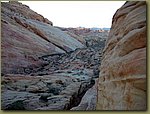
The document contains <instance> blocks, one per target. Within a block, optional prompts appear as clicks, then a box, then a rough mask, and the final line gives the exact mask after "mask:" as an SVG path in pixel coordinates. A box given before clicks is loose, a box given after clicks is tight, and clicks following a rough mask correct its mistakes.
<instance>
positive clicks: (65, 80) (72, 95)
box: [1, 73, 93, 110]
mask: <svg viewBox="0 0 150 114" xmlns="http://www.w3.org/2000/svg"><path fill="white" fill-rule="evenodd" d="M91 80H92V76H91V75H84V74H82V75H81V76H78V77H77V76H73V75H72V76H70V75H67V74H59V73H55V74H51V75H44V76H29V75H19V74H16V75H15V74H7V75H5V76H3V77H2V97H1V98H2V110H68V109H70V108H71V107H73V106H74V105H77V104H78V103H79V101H80V99H81V96H82V95H83V94H84V92H85V91H86V90H87V89H88V88H89V87H91V85H93V84H92V83H93V82H91Z"/></svg>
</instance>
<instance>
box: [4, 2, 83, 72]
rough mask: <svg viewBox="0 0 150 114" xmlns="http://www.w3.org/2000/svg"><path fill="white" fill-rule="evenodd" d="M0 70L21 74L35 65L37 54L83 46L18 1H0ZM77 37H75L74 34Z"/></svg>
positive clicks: (58, 51)
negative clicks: (0, 56) (0, 62)
mask: <svg viewBox="0 0 150 114" xmlns="http://www.w3.org/2000/svg"><path fill="white" fill-rule="evenodd" d="M1 23H2V26H1V28H2V31H1V32H2V34H1V37H2V73H4V74H5V73H14V74H17V73H23V72H24V67H28V66H32V67H33V66H38V65H42V64H45V63H42V62H41V61H40V60H39V59H38V57H40V56H43V55H47V54H55V53H66V52H70V51H73V50H75V49H77V48H83V47H85V46H84V44H83V43H82V42H80V41H78V40H77V39H78V38H77V39H76V38H75V37H72V36H70V35H68V34H67V33H65V32H63V31H61V30H60V29H58V28H55V27H53V26H52V22H50V21H49V20H48V19H46V18H44V17H43V16H41V15H40V14H38V13H36V12H34V11H32V10H31V9H30V8H29V7H28V6H26V5H23V4H21V3H19V2H7V3H5V2H2V3H1ZM76 37H77V36H76Z"/></svg>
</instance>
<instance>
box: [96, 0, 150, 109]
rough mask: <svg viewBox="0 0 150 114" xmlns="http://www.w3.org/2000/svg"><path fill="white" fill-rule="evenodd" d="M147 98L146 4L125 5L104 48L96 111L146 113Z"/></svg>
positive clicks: (114, 19)
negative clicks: (142, 111) (138, 111)
mask: <svg viewBox="0 0 150 114" xmlns="http://www.w3.org/2000/svg"><path fill="white" fill-rule="evenodd" d="M146 94H147V90H146V2H145V1H140V2H139V1H134V2H126V3H125V4H124V5H123V6H122V7H121V8H120V9H119V10H117V12H116V13H115V15H114V17H113V21H112V27H111V30H110V34H109V38H108V40H107V41H106V46H105V48H104V54H103V58H102V63H101V67H100V74H99V84H98V101H97V110H146V108H147V104H146Z"/></svg>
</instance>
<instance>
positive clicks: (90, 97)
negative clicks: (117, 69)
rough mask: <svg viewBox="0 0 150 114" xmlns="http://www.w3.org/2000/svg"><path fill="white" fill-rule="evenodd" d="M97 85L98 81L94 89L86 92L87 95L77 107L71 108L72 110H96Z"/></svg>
mask: <svg viewBox="0 0 150 114" xmlns="http://www.w3.org/2000/svg"><path fill="white" fill-rule="evenodd" d="M97 83H98V80H96V83H95V85H94V86H93V87H92V88H90V89H89V90H87V91H86V93H85V94H84V96H83V97H82V100H81V102H80V104H79V105H78V106H76V107H73V108H71V109H70V110H78V111H80V110H84V111H85V110H88V111H91V110H96V100H97Z"/></svg>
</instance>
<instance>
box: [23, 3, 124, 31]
mask: <svg viewBox="0 0 150 114" xmlns="http://www.w3.org/2000/svg"><path fill="white" fill-rule="evenodd" d="M20 2H21V3H23V4H26V5H28V6H29V7H30V8H31V9H32V10H34V11H35V12H37V13H39V14H41V15H43V16H44V17H45V18H47V19H49V20H50V21H52V22H53V25H54V26H59V27H86V28H92V27H98V28H104V27H106V28H110V27H111V23H112V17H113V15H114V13H115V12H116V10H117V9H119V8H120V7H121V6H122V5H123V4H124V3H125V1H20Z"/></svg>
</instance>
